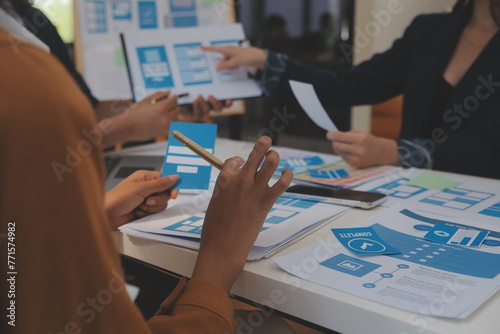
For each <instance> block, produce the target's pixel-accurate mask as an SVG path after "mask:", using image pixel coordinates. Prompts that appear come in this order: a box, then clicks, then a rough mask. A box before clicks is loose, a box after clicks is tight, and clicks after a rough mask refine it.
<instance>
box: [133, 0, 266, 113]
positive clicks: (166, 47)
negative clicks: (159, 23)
mask: <svg viewBox="0 0 500 334" xmlns="http://www.w3.org/2000/svg"><path fill="white" fill-rule="evenodd" d="M172 3H173V2H172ZM186 11H189V10H187V9H186ZM183 12H184V11H177V10H176V11H174V13H179V16H174V21H177V23H179V24H180V25H182V24H181V21H183V22H186V23H187V22H189V20H191V19H190V18H189V17H188V16H183V15H181V13H183ZM192 20H194V17H193V18H192ZM123 36H124V50H125V54H126V56H127V57H126V58H127V67H128V70H129V78H130V80H131V87H132V88H133V94H134V98H135V100H136V101H139V100H141V99H143V98H144V97H146V96H148V95H151V94H153V93H155V92H157V91H164V90H172V92H173V93H174V94H185V93H189V95H188V96H186V97H183V98H180V99H179V103H181V104H186V103H191V102H193V100H195V99H196V98H197V97H198V95H200V94H201V95H203V96H204V97H207V96H208V95H213V96H215V97H216V98H218V99H220V100H224V99H236V98H249V97H255V96H260V95H261V94H262V89H261V88H260V86H259V85H258V84H257V82H256V81H255V80H253V79H251V78H249V76H248V74H247V72H246V70H245V69H244V68H241V69H237V70H234V71H217V70H216V66H217V64H218V62H219V60H220V59H221V57H222V56H221V54H219V53H216V52H205V51H203V50H201V46H202V45H204V46H231V45H232V46H237V45H239V43H240V41H243V40H245V33H244V31H243V26H242V25H241V24H229V25H218V26H210V27H197V26H195V27H193V26H190V27H187V28H186V27H184V28H168V29H163V30H151V31H146V30H144V29H142V30H140V31H135V32H127V33H125V34H124V35H123Z"/></svg>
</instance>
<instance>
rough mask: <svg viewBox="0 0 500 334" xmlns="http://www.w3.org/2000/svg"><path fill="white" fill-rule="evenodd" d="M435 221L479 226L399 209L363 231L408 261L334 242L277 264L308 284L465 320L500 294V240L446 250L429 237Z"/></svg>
mask: <svg viewBox="0 0 500 334" xmlns="http://www.w3.org/2000/svg"><path fill="white" fill-rule="evenodd" d="M435 220H446V221H447V222H449V223H456V224H465V225H469V226H477V224H476V223H475V222H470V221H464V220H456V219H453V218H450V217H444V216H439V215H435V214H430V213H426V212H422V211H416V210H413V209H408V208H407V206H406V205H405V207H402V206H396V207H393V208H391V209H389V210H387V211H385V212H383V213H382V214H379V215H377V216H374V217H372V218H370V219H369V220H367V221H365V222H363V223H361V224H360V225H358V226H373V227H374V229H375V230H376V232H377V233H378V235H379V236H380V237H381V238H382V239H383V240H384V241H386V242H387V243H389V244H390V245H391V246H392V247H394V248H396V249H398V250H399V251H401V254H396V255H390V256H387V255H375V256H364V257H359V256H357V255H355V254H354V253H352V252H350V251H349V250H348V249H346V248H345V247H344V246H342V245H341V244H340V242H339V241H338V240H337V239H336V238H335V237H334V236H333V235H332V236H331V237H329V238H328V239H326V240H322V241H321V242H318V243H315V244H312V245H310V246H308V247H305V248H302V249H300V250H298V251H296V252H293V253H291V254H288V255H286V256H283V257H277V258H275V262H276V263H277V264H278V265H279V266H280V267H281V268H283V269H284V270H286V271H288V272H289V273H291V274H293V275H296V276H298V277H300V278H302V279H305V280H309V281H312V282H315V283H318V284H321V285H325V286H328V287H332V288H335V289H338V290H341V291H345V292H348V293H350V294H353V295H356V296H359V297H362V298H366V299H369V300H372V301H375V302H378V303H381V304H385V305H388V306H392V307H396V308H399V309H402V310H405V311H408V312H412V313H415V314H421V315H426V316H439V317H449V318H459V319H465V318H466V317H468V316H469V315H470V314H471V313H472V312H474V310H475V309H477V308H478V307H479V306H480V305H481V304H482V303H484V302H485V301H486V300H487V299H488V298H489V297H491V296H492V295H493V294H494V293H496V292H497V291H498V290H499V288H500V274H499V273H500V238H499V233H496V234H493V235H491V234H490V236H489V237H488V238H487V242H486V244H484V245H482V246H480V247H479V248H474V249H472V248H465V247H460V246H450V245H445V244H438V243H434V242H430V241H427V240H425V239H424V238H423V236H424V235H425V234H426V233H427V230H428V229H430V228H432V226H433V223H432V221H435Z"/></svg>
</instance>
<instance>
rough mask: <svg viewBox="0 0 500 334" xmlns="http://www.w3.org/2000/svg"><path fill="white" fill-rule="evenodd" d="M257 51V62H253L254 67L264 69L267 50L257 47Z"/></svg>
mask: <svg viewBox="0 0 500 334" xmlns="http://www.w3.org/2000/svg"><path fill="white" fill-rule="evenodd" d="M257 52H258V57H257V62H256V63H255V65H254V67H255V68H257V69H258V70H261V71H263V70H265V69H266V64H267V51H266V50H263V49H257Z"/></svg>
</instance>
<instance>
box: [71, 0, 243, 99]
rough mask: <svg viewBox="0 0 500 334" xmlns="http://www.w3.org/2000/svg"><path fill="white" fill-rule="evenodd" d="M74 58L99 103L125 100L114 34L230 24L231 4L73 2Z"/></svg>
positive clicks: (202, 0)
mask: <svg viewBox="0 0 500 334" xmlns="http://www.w3.org/2000/svg"><path fill="white" fill-rule="evenodd" d="M74 3H75V25H76V26H75V28H76V29H75V34H76V38H75V54H76V55H75V58H76V59H77V65H78V69H79V70H80V72H81V73H82V75H83V76H84V78H85V81H86V82H87V84H88V85H89V87H90V89H91V91H92V94H93V95H94V96H95V97H97V98H98V99H99V100H116V99H120V100H123V99H130V98H132V92H131V89H130V85H129V81H128V77H127V71H126V66H125V59H124V56H123V50H122V47H121V43H120V33H127V32H136V31H155V32H158V31H162V30H165V29H167V28H173V27H174V28H185V27H196V26H212V25H222V24H228V23H233V22H235V11H234V2H233V0H78V1H75V2H74Z"/></svg>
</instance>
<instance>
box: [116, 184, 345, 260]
mask: <svg viewBox="0 0 500 334" xmlns="http://www.w3.org/2000/svg"><path fill="white" fill-rule="evenodd" d="M210 196H211V194H210V193H209V192H207V193H204V194H202V195H198V196H195V197H190V198H188V199H187V201H185V202H183V203H180V204H177V205H174V206H172V207H169V208H168V209H167V210H165V211H163V212H161V213H158V214H155V215H151V216H149V217H145V218H142V219H140V220H137V221H135V222H133V223H129V224H126V225H124V226H122V227H120V231H122V232H123V233H125V234H129V235H133V236H137V237H140V238H145V239H151V240H156V241H161V242H165V243H171V244H174V245H178V246H184V247H189V248H194V249H198V247H199V239H200V236H201V229H202V227H203V221H204V218H205V211H206V209H207V207H208V202H209V200H210ZM346 210H347V207H343V206H337V205H332V204H325V203H321V202H318V201H317V200H310V198H309V196H300V197H293V198H291V197H286V196H281V197H280V198H279V199H278V200H277V201H276V204H275V205H274V206H273V208H272V209H271V211H270V212H269V214H268V215H267V218H266V220H265V222H264V225H263V227H262V229H261V231H260V234H259V236H258V237H257V240H256V242H255V244H254V246H253V247H252V250H251V252H250V254H249V256H248V260H257V259H260V258H262V257H265V256H266V255H268V254H269V253H270V252H272V251H274V250H276V249H278V248H280V247H282V246H283V245H284V244H286V243H288V242H290V241H292V240H294V239H295V238H297V237H299V236H302V235H303V234H304V233H307V232H308V231H310V230H312V229H315V228H316V227H318V226H321V225H322V223H323V222H325V221H327V220H328V219H329V218H332V217H334V216H336V215H338V214H340V213H342V212H344V211H346ZM220 233H224V231H220Z"/></svg>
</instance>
